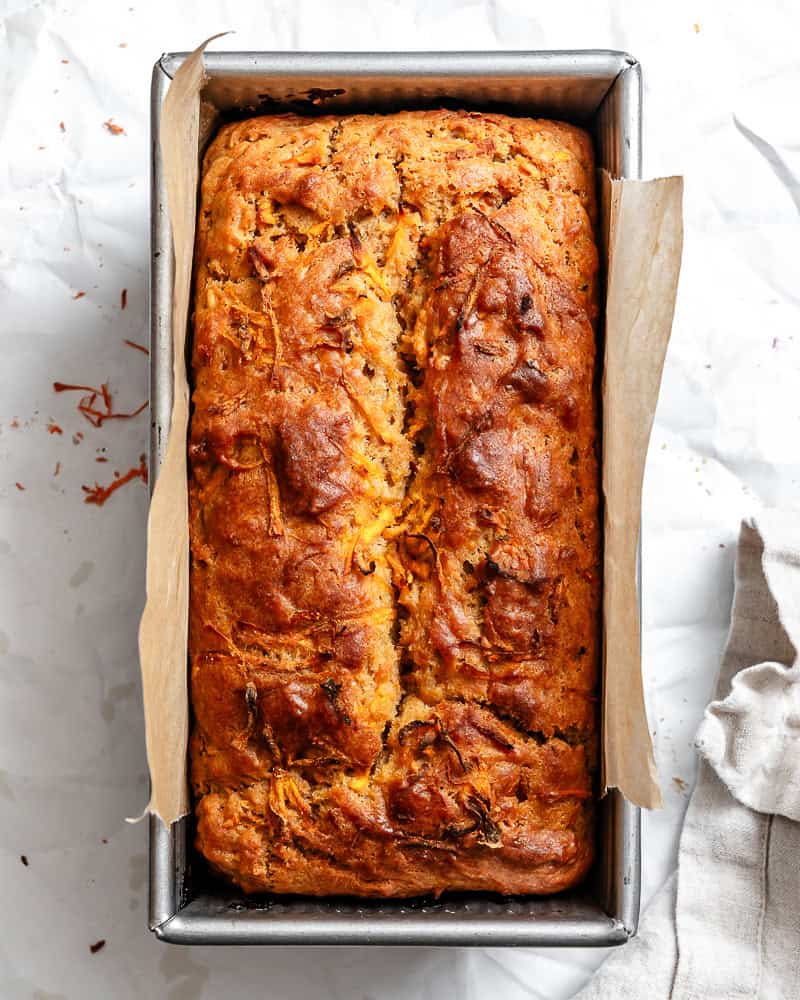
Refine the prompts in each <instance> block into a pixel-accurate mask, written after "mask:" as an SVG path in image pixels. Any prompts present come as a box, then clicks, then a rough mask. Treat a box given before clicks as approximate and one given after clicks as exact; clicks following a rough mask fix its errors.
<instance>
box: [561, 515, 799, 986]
mask: <svg viewBox="0 0 800 1000" xmlns="http://www.w3.org/2000/svg"><path fill="white" fill-rule="evenodd" d="M798 650H800V513H789V512H779V511H764V512H762V513H761V514H759V515H758V517H757V518H753V519H752V520H750V521H745V522H743V524H742V528H741V533H740V536H739V549H738V552H737V557H736V589H735V594H734V601H733V610H732V613H731V628H730V632H729V635H728V642H727V646H726V649H725V654H724V656H723V659H722V665H721V668H720V674H719V680H718V682H717V690H716V695H717V700H715V701H713V702H712V703H711V704H710V705H709V706H708V708H707V709H706V712H705V717H704V719H703V722H702V724H701V726H700V729H699V731H698V735H697V748H698V750H699V751H700V754H701V762H700V769H699V772H698V778H697V784H696V786H695V789H694V792H693V793H692V797H691V801H690V803H689V808H688V810H687V813H686V819H685V822H684V827H683V832H682V834H681V840H680V847H679V851H678V871H677V872H676V873H675V874H674V875H672V876H671V877H670V878H669V879H668V880H667V882H666V883H665V885H664V886H662V888H661V889H660V890H659V892H658V893H657V894H656V897H655V899H654V900H653V902H652V903H651V904H650V906H649V907H648V909H647V912H646V913H645V914H644V916H643V918H642V922H641V926H640V930H639V934H638V936H637V937H636V938H634V939H633V940H632V941H631V942H630V943H629V944H627V945H626V946H625V947H624V948H622V949H620V950H619V951H617V952H614V953H613V954H612V956H611V957H610V958H609V959H608V960H607V961H606V963H605V964H604V965H603V966H602V967H601V968H600V970H599V972H598V973H597V975H596V976H595V977H594V979H592V981H591V982H590V983H589V985H588V986H587V987H586V988H585V989H583V990H582V991H581V992H580V993H578V994H577V997H576V1000H611V998H613V1000H661V998H670V1000H737V998H744V997H748V998H757V1000H784V998H785V1000H797V998H800V822H798V821H800V660H798V653H797V651H798Z"/></svg>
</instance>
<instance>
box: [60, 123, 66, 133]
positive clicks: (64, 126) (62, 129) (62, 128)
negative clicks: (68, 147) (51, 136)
mask: <svg viewBox="0 0 800 1000" xmlns="http://www.w3.org/2000/svg"><path fill="white" fill-rule="evenodd" d="M58 127H59V128H60V129H61V131H62V132H66V131H67V126H66V125H65V124H64V123H63V122H59V123H58Z"/></svg>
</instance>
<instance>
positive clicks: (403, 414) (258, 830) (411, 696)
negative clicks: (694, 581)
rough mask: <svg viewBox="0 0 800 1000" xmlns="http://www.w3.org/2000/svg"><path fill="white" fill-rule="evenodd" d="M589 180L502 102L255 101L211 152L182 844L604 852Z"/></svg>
mask: <svg viewBox="0 0 800 1000" xmlns="http://www.w3.org/2000/svg"><path fill="white" fill-rule="evenodd" d="M595 214H596V212H595V195H594V166H593V158H592V148H591V143H590V140H589V138H588V136H587V135H586V134H585V133H584V132H582V131H581V130H579V129H577V128H575V127H572V126H568V125H563V124H559V123H554V122H546V121H535V120H530V119H519V118H512V117H507V116H503V115H499V114H479V113H473V112H459V111H422V112H406V113H399V114H393V115H385V116H379V115H358V116H347V117H333V116H325V117H316V118H311V117H298V116H294V115H273V116H266V117H260V118H255V119H251V120H248V121H242V122H238V123H235V124H230V125H226V126H224V127H223V128H222V129H221V130H220V131H219V133H218V134H217V136H216V138H215V139H214V141H213V142H212V144H211V146H210V148H209V150H208V152H207V154H206V157H205V164H204V170H203V179H202V191H201V201H200V211H199V216H198V225H197V243H196V261H195V298H194V321H193V322H194V337H193V346H192V358H191V366H192V377H193V396H192V402H193V411H192V418H191V425H190V434H189V466H190V473H189V516H190V536H191V574H190V589H191V596H190V616H189V654H190V673H191V678H190V684H191V700H192V708H193V729H192V735H191V745H190V756H191V782H192V787H193V792H194V796H195V803H196V818H197V836H196V846H197V848H198V850H199V851H200V853H201V854H202V855H203V856H204V857H205V858H206V859H207V860H208V862H209V863H210V865H211V866H212V868H213V869H214V870H215V871H216V872H218V873H220V874H221V875H223V876H224V877H226V878H227V879H229V880H231V881H233V882H234V883H236V884H237V885H238V886H240V887H241V888H242V889H243V890H245V891H246V892H276V893H301V894H310V895H332V894H336V895H339V894H341V895H356V896H378V897H382V896H383V897H388V896H400V897H402V896H414V895H419V894H427V893H434V894H439V893H441V892H442V891H445V890H487V891H495V892H499V893H504V894H538V893H549V892H554V891H557V890H560V889H564V888H566V887H568V886H570V885H573V884H574V883H575V882H576V881H578V880H579V879H580V878H581V877H582V876H583V875H584V874H585V873H586V871H587V869H588V867H589V865H590V864H591V861H592V854H593V833H592V772H593V769H594V763H595V759H596V731H597V730H596V716H597V699H596V689H597V667H598V655H599V595H600V583H601V581H600V535H599V523H598V458H597V448H598V441H597V403H596V392H595V331H594V326H595V319H596V313H597V287H596V286H597V251H596V246H595V240H594V235H593V230H594V222H595Z"/></svg>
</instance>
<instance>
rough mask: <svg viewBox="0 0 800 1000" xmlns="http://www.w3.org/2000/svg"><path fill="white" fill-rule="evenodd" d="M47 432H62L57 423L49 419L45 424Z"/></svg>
mask: <svg viewBox="0 0 800 1000" xmlns="http://www.w3.org/2000/svg"><path fill="white" fill-rule="evenodd" d="M47 433H48V434H63V433H64V432H63V431H62V430H61V428H60V427H59V426H58V424H57V423H56V422H55V421H54V420H51V421H50V423H49V424H48V425H47Z"/></svg>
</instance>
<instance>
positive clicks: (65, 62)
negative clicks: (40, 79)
mask: <svg viewBox="0 0 800 1000" xmlns="http://www.w3.org/2000/svg"><path fill="white" fill-rule="evenodd" d="M61 62H62V63H64V65H65V66H66V65H67V63H68V62H69V59H62V60H61Z"/></svg>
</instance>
